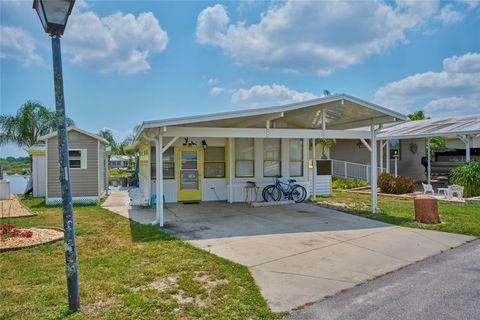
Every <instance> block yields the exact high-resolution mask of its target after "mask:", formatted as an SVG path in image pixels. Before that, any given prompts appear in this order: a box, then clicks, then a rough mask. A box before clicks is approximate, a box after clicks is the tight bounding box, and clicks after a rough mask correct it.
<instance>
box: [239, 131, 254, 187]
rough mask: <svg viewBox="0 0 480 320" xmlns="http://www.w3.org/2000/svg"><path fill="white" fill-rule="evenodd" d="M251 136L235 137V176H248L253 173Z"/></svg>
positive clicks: (252, 143)
mask: <svg viewBox="0 0 480 320" xmlns="http://www.w3.org/2000/svg"><path fill="white" fill-rule="evenodd" d="M254 149H255V148H254V140H253V138H236V139H235V176H236V177H239V178H248V177H253V176H254V175H255V169H254V168H255V160H254V156H255V155H254V153H255V152H254Z"/></svg>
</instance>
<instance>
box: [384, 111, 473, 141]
mask: <svg viewBox="0 0 480 320" xmlns="http://www.w3.org/2000/svg"><path fill="white" fill-rule="evenodd" d="M465 135H470V136H472V135H480V115H471V116H462V117H449V118H442V119H428V120H417V121H407V122H402V123H399V124H395V125H392V126H390V127H387V128H384V129H382V130H380V132H379V133H378V134H377V139H378V140H387V139H407V138H427V137H437V136H438V137H456V136H465Z"/></svg>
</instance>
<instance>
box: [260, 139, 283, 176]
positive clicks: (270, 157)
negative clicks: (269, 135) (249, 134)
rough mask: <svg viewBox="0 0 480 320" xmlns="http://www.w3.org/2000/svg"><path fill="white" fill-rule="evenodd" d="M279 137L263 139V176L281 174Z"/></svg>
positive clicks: (280, 142)
mask: <svg viewBox="0 0 480 320" xmlns="http://www.w3.org/2000/svg"><path fill="white" fill-rule="evenodd" d="M281 144H282V141H281V139H263V176H264V177H275V176H277V175H278V176H279V175H281V169H280V168H281V160H280V159H281V149H282V147H281Z"/></svg>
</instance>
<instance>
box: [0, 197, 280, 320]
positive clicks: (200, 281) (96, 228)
mask: <svg viewBox="0 0 480 320" xmlns="http://www.w3.org/2000/svg"><path fill="white" fill-rule="evenodd" d="M25 203H26V204H27V205H29V206H30V207H31V208H32V209H33V210H35V211H37V212H39V215H37V216H35V217H29V218H15V219H10V222H13V223H14V224H16V225H17V226H18V227H32V226H56V227H61V226H62V214H61V209H60V208H59V207H55V208H47V207H44V206H43V205H42V200H40V199H29V200H25ZM75 219H76V221H75V222H76V226H77V229H76V233H77V247H78V249H77V253H78V259H79V281H80V294H81V305H82V311H81V312H79V313H75V314H70V315H69V314H68V312H67V303H66V296H67V293H66V285H65V261H64V255H63V241H60V242H57V243H54V244H51V245H42V246H38V247H34V248H30V249H26V250H22V251H13V252H6V253H2V254H0V319H63V318H68V319H197V318H203V319H272V318H275V317H278V316H280V315H279V314H274V313H272V312H271V311H270V309H269V307H268V305H267V303H266V302H265V300H264V299H263V297H262V296H261V294H260V291H259V289H258V288H257V287H256V285H255V283H254V281H253V278H252V276H251V275H250V273H249V272H248V270H247V268H245V267H243V266H240V265H238V264H235V263H233V262H230V261H227V260H225V259H222V258H219V257H217V256H214V255H212V254H209V253H207V252H205V251H203V250H200V249H197V248H194V247H193V246H191V245H189V244H187V243H185V242H183V241H180V240H178V239H175V238H172V237H170V236H168V235H167V234H166V233H164V232H162V231H161V230H159V229H158V228H155V227H153V226H142V225H138V224H131V223H130V222H129V221H128V220H127V219H125V218H123V217H120V216H118V215H116V214H114V213H112V212H110V211H108V210H105V209H102V208H101V207H99V206H86V205H85V206H76V207H75ZM6 220H7V219H3V221H2V220H1V219H0V223H6V222H7V221H6Z"/></svg>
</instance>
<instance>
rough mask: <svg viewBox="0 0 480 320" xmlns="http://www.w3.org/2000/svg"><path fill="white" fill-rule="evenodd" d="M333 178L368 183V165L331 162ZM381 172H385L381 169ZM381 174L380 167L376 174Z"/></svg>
mask: <svg viewBox="0 0 480 320" xmlns="http://www.w3.org/2000/svg"><path fill="white" fill-rule="evenodd" d="M332 165H333V168H332V169H333V176H334V177H338V178H344V179H360V180H364V181H367V182H370V170H371V169H370V165H367V164H362V163H354V162H348V161H343V160H333V159H332ZM383 172H386V170H385V168H383ZM380 173H382V169H381V168H380V167H378V168H377V174H380Z"/></svg>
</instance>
